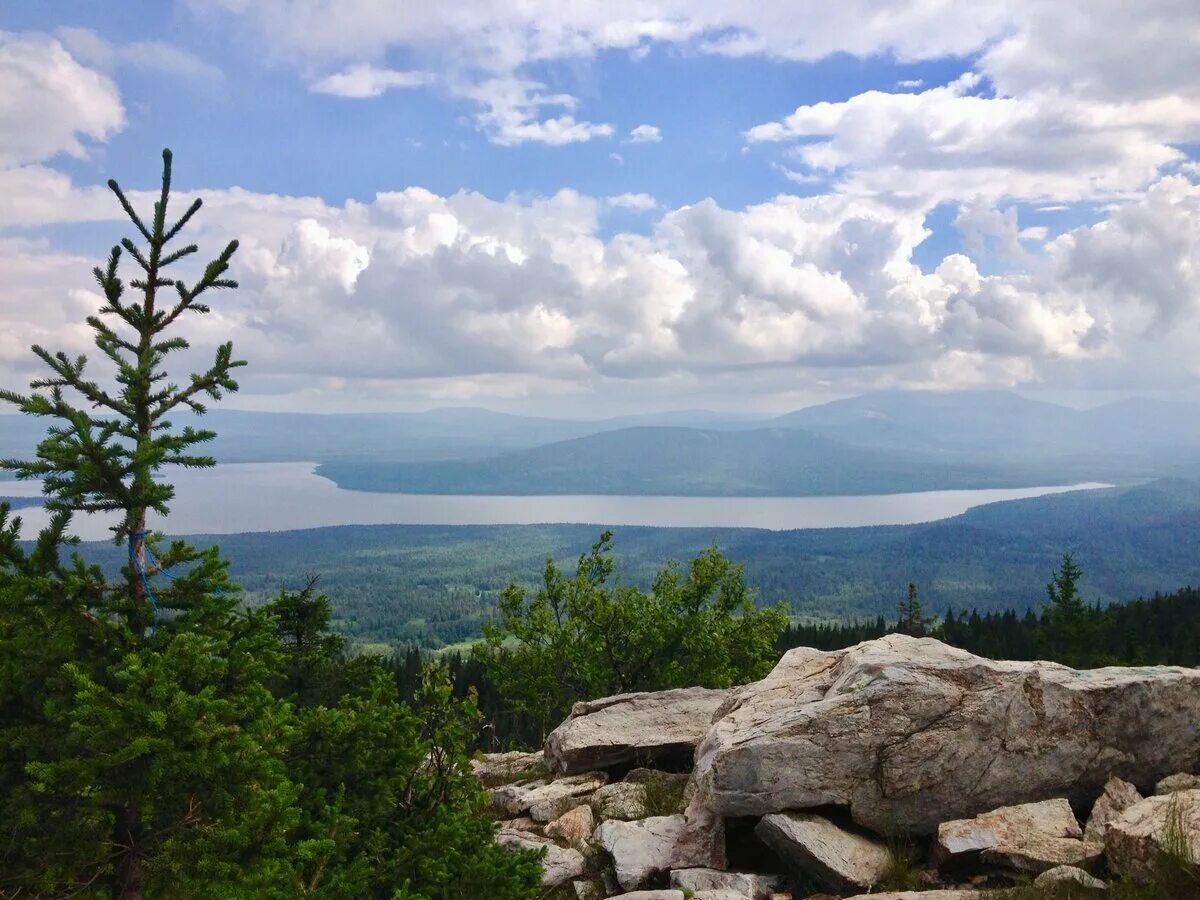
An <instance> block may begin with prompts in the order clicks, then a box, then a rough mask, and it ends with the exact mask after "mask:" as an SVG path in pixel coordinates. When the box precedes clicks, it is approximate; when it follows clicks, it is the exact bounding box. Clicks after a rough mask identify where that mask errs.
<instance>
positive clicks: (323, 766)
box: [267, 580, 541, 900]
mask: <svg viewBox="0 0 1200 900" xmlns="http://www.w3.org/2000/svg"><path fill="white" fill-rule="evenodd" d="M267 611H268V612H269V613H271V614H272V615H273V616H274V617H275V620H276V622H277V623H278V627H279V632H280V637H281V638H282V639H283V646H284V648H285V654H286V657H287V659H286V661H285V665H284V673H285V677H284V678H283V679H282V680H281V691H282V696H283V697H284V698H285V699H287V700H288V701H289V702H290V703H291V704H292V705H293V706H294V707H295V709H296V711H297V718H298V736H297V740H296V741H295V743H294V744H293V746H292V747H291V749H290V751H289V753H288V771H289V772H290V773H291V774H292V776H293V778H294V779H295V780H296V781H297V782H299V783H300V784H301V785H303V788H302V791H301V795H300V799H299V805H300V807H301V808H302V810H303V812H304V815H303V819H302V823H301V825H300V827H299V828H298V829H297V832H296V834H295V835H294V840H295V842H296V845H297V866H296V872H295V876H294V877H295V881H294V884H295V889H294V896H298V897H321V898H329V900H333V898H338V900H342V898H344V900H352V898H359V897H378V898H381V900H383V898H387V900H391V898H396V897H399V898H402V900H458V898H463V897H488V898H493V900H524V898H528V897H531V896H535V895H536V894H537V893H538V891H539V887H540V882H541V867H540V865H539V864H538V861H537V855H536V854H534V853H532V852H530V851H526V850H519V851H513V852H510V851H508V850H505V849H504V848H502V847H500V846H498V845H497V844H495V843H494V841H493V838H494V835H495V825H494V823H492V822H491V821H490V820H489V818H488V817H487V816H486V815H485V814H484V807H485V805H486V795H485V793H484V791H483V789H482V787H481V786H480V785H479V782H478V781H477V780H476V779H475V777H474V776H473V775H472V774H471V769H470V764H469V756H468V749H469V748H470V747H471V746H472V745H473V744H474V742H475V739H476V736H477V735H478V731H479V727H478V725H479V723H478V716H479V714H478V711H477V708H476V704H475V697H474V694H473V693H470V692H469V693H468V694H467V696H466V697H465V698H464V699H462V700H456V699H455V698H454V697H453V695H452V691H451V685H450V681H449V677H448V673H447V672H446V670H445V669H443V668H442V667H440V666H435V665H426V666H424V667H423V668H422V674H421V676H420V683H419V685H418V686H417V688H416V690H415V691H414V694H413V697H412V708H410V706H409V705H407V704H405V703H404V702H402V701H401V699H400V696H399V692H398V690H397V686H396V683H395V682H394V681H393V679H392V677H391V676H390V675H389V674H388V672H387V670H386V669H385V667H384V666H383V664H382V663H381V662H380V661H379V660H377V659H375V658H374V657H365V656H358V657H351V656H348V655H347V653H346V649H345V645H344V642H343V641H342V639H341V638H339V637H337V636H335V635H330V634H329V631H328V628H329V614H330V604H329V601H328V599H327V598H326V597H324V596H322V595H319V594H317V592H316V590H315V583H314V582H313V581H311V580H310V582H309V584H308V586H307V587H305V589H304V590H302V591H300V592H298V593H294V594H288V593H285V594H283V595H282V596H281V597H280V598H279V599H278V600H276V601H275V602H274V603H272V604H270V605H269V606H268V607H267Z"/></svg>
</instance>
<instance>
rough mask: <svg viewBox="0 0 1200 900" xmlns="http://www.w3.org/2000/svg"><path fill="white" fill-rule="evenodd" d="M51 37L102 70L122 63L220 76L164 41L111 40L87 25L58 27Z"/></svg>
mask: <svg viewBox="0 0 1200 900" xmlns="http://www.w3.org/2000/svg"><path fill="white" fill-rule="evenodd" d="M55 36H56V37H57V38H58V39H59V40H60V41H62V43H63V44H64V45H65V46H66V48H67V49H68V50H69V51H70V53H71V55H72V56H73V57H75V59H76V60H78V61H79V62H81V63H83V64H85V65H89V66H94V67H96V68H98V69H101V70H104V71H111V70H113V69H116V68H118V67H122V66H124V67H129V68H135V69H146V70H150V71H154V72H163V73H166V74H169V75H178V76H181V77H184V78H199V79H206V80H209V81H220V80H221V79H222V78H223V77H224V76H223V74H222V73H221V70H220V69H218V68H217V67H216V66H214V65H212V64H211V63H207V62H205V61H204V60H202V59H200V57H198V56H196V55H195V54H194V53H189V52H187V51H186V50H183V49H181V48H180V47H176V46H175V45H173V44H168V43H166V42H165V41H129V42H127V43H113V42H111V41H108V40H106V39H105V38H103V37H101V36H100V35H99V34H97V33H96V32H95V31H93V30H92V29H90V28H75V27H67V28H59V29H57V30H56V31H55Z"/></svg>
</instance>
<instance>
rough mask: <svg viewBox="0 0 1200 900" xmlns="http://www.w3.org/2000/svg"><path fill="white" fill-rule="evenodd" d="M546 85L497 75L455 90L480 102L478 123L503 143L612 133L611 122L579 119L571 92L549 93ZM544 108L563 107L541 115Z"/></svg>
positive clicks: (567, 140) (557, 141)
mask: <svg viewBox="0 0 1200 900" xmlns="http://www.w3.org/2000/svg"><path fill="white" fill-rule="evenodd" d="M545 87H546V86H545V85H544V84H542V83H541V82H537V81H528V80H523V79H520V78H515V77H498V78H490V79H488V80H486V81H482V82H479V83H475V84H466V85H461V86H459V87H458V88H457V91H458V92H459V93H461V94H462V95H463V96H466V97H469V98H470V99H472V100H474V101H475V102H477V103H478V104H479V105H480V107H481V108H482V111H481V112H480V113H479V115H478V116H477V121H478V123H479V126H480V127H481V128H482V129H483V130H484V131H485V132H486V133H487V134H488V135H489V136H490V137H491V139H492V141H493V142H495V143H497V144H499V145H501V146H504V147H512V146H516V145H518V144H524V143H540V144H549V145H550V146H554V147H559V146H562V145H564V144H574V143H581V142H584V141H590V140H592V139H594V138H607V137H611V136H612V133H613V127H612V126H611V125H607V124H604V123H595V122H588V121H579V120H577V119H576V118H575V116H574V115H572V113H571V110H573V109H575V107H576V105H577V103H578V101H577V100H576V99H575V98H574V97H573V96H571V95H570V94H548V93H546V92H545ZM547 108H550V109H556V108H557V109H562V110H565V111H564V112H563V113H562V114H560V115H557V116H550V117H548V118H542V111H543V110H544V109H547Z"/></svg>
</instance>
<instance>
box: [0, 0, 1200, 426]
mask: <svg viewBox="0 0 1200 900" xmlns="http://www.w3.org/2000/svg"><path fill="white" fill-rule="evenodd" d="M1198 48H1200V3H1196V2H1195V0H1146V2H1143V3H1137V4H1133V3H1129V2H1127V0H1087V2H1084V0H1009V2H995V0H975V2H971V3H960V2H951V0H910V2H880V0H846V2H842V3H836V4H831V3H828V2H823V0H822V2H809V0H782V2H776V0H762V2H759V3H754V4H746V3H732V2H728V0H687V2H684V0H637V2H631V0H607V2H604V3H599V2H580V3H563V2H561V0H520V2H511V0H510V2H505V3H499V2H496V0H460V2H457V3H455V4H439V3H425V4H417V3H397V2H385V0H336V2H335V0H173V2H168V0H156V2H149V0H125V2H121V3H105V4H100V3H95V2H91V0H88V2H80V0H56V2H29V3H21V4H17V3H7V4H3V5H0V283H2V284H3V291H2V292H0V384H3V385H6V386H15V385H23V384H24V383H26V382H28V381H29V380H30V379H31V378H33V377H36V376H37V374H38V372H37V369H36V367H35V365H34V362H35V361H34V360H33V358H32V356H31V354H30V353H29V349H28V348H29V346H30V345H31V344H33V343H39V344H43V345H45V346H47V347H49V348H51V349H62V350H64V351H67V352H70V353H86V352H88V350H89V348H90V338H89V330H88V328H87V327H86V325H84V324H83V320H84V317H85V316H87V315H89V314H91V313H92V312H93V311H94V310H95V309H96V308H97V307H98V306H99V305H100V300H99V295H98V293H97V290H96V288H95V284H94V282H93V281H92V279H91V275H90V272H91V267H92V266H94V265H96V264H97V263H98V262H100V261H101V260H102V259H103V258H104V257H105V256H106V255H107V252H108V248H109V247H110V246H111V245H112V244H114V243H115V242H116V241H117V240H119V239H120V238H121V237H124V236H126V235H129V233H130V227H129V226H128V223H127V222H124V221H123V219H122V217H123V214H122V212H121V210H120V208H119V206H118V205H117V204H116V202H115V200H114V199H113V197H112V195H111V194H110V193H109V192H108V190H107V188H106V187H105V183H106V182H107V180H108V179H109V178H116V179H117V180H118V181H119V182H120V183H121V184H122V186H124V187H125V188H127V189H128V190H129V191H130V195H131V198H132V199H133V201H134V203H135V205H139V206H141V207H142V208H146V207H148V206H149V205H150V204H151V203H152V201H153V197H152V194H151V193H150V190H151V189H152V188H153V187H154V186H155V184H156V183H157V180H158V177H159V171H158V169H159V166H160V164H161V160H160V153H161V149H162V148H163V147H164V146H169V147H171V148H172V150H173V152H174V155H175V181H174V184H175V188H176V190H177V192H178V194H179V200H178V202H179V208H180V209H182V208H183V205H184V203H185V202H187V201H188V200H189V199H190V198H191V197H193V196H200V197H203V198H204V201H205V205H204V208H203V210H202V211H201V213H200V214H199V215H198V216H197V217H196V219H195V220H193V225H192V226H190V228H189V231H190V234H191V238H192V240H194V241H196V242H197V243H199V244H200V246H201V250H202V251H204V252H206V253H207V254H208V255H209V256H211V255H215V254H216V253H217V252H219V250H220V249H221V247H222V246H223V245H224V243H225V242H227V241H228V240H229V239H231V238H237V239H238V240H239V241H240V249H239V251H238V253H237V255H236V256H235V257H234V265H233V275H234V277H236V278H237V279H238V281H239V282H240V285H241V287H240V288H239V289H238V290H237V291H235V292H226V293H224V294H222V295H220V296H217V297H216V298H215V299H214V301H213V304H212V311H211V313H209V314H208V315H206V316H203V317H197V318H194V319H191V320H189V321H188V322H187V324H186V327H187V329H188V334H189V337H190V338H191V340H192V343H193V345H194V350H193V351H189V354H190V356H189V359H187V360H185V362H188V363H191V364H192V365H195V366H200V365H203V364H204V362H205V359H204V355H205V354H206V353H211V350H212V348H213V347H214V346H215V345H216V344H218V343H220V342H222V341H225V340H233V341H234V344H235V350H236V352H237V355H239V356H241V357H243V358H246V359H248V360H249V361H250V363H251V365H250V366H249V367H248V368H247V369H245V370H243V371H244V372H245V375H244V376H243V377H242V378H241V379H240V380H241V382H242V391H241V392H240V393H239V394H238V395H237V396H236V398H234V400H233V401H232V402H231V403H230V404H229V405H230V406H236V407H240V408H246V409H280V410H283V409H286V410H313V411H344V410H391V409H425V408H430V407H437V406H449V405H471V406H487V407H491V408H495V409H503V410H509V411H519V412H526V413H541V414H555V415H577V416H590V415H601V414H615V413H622V412H647V411H654V410H664V409H681V408H710V409H724V410H741V411H761V412H772V411H780V412H781V411H785V410H788V409H793V408H796V407H799V406H804V405H807V404H809V403H812V402H817V401H819V400H822V399H829V398H833V397H839V396H847V395H852V394H857V393H862V392H864V391H870V390H880V389H894V388H919V389H961V388H976V387H986V388H1012V389H1016V390H1020V391H1022V392H1024V393H1028V394H1037V395H1042V396H1046V397H1048V398H1062V399H1070V400H1071V401H1073V402H1076V403H1080V404H1087V403H1092V402H1102V401H1104V400H1108V399H1114V398H1117V397H1123V396H1129V395H1155V396H1164V397H1180V398H1189V399H1197V398H1200V353H1198V352H1197V350H1198V349H1200V165H1198V163H1197V160H1200V67H1198V66H1197V62H1200V49H1198ZM181 274H183V275H187V274H188V273H187V272H182V273H181ZM90 349H92V350H94V348H90Z"/></svg>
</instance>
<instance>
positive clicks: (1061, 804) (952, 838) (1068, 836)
mask: <svg viewBox="0 0 1200 900" xmlns="http://www.w3.org/2000/svg"><path fill="white" fill-rule="evenodd" d="M1082 836H1083V832H1082V831H1080V829H1079V823H1078V822H1077V821H1076V820H1075V814H1074V813H1073V812H1072V811H1071V805H1070V804H1069V803H1067V801H1066V800H1044V801H1042V802H1041V803H1025V804H1022V805H1020V806H1006V807H1001V808H1000V809H995V810H992V811H991V812H987V813H983V814H981V815H978V816H976V817H975V818H973V819H959V820H956V821H952V822H943V823H942V824H941V825H939V826H938V830H937V841H936V843H935V845H934V852H935V854H936V855H937V857H938V859H939V860H942V861H950V860H955V859H958V858H961V857H964V856H974V855H976V854H978V855H979V856H980V858H981V859H982V860H983V861H984V862H987V863H991V864H993V865H999V866H1004V867H1006V868H1011V869H1017V870H1019V871H1022V872H1044V871H1045V870H1046V869H1053V868H1054V867H1055V866H1060V865H1072V866H1077V865H1083V864H1090V863H1092V862H1094V861H1095V860H1096V859H1098V858H1099V857H1100V855H1101V852H1102V850H1101V848H1100V846H1099V845H1098V844H1085V843H1084V842H1083V841H1082V840H1080V838H1081V837H1082Z"/></svg>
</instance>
